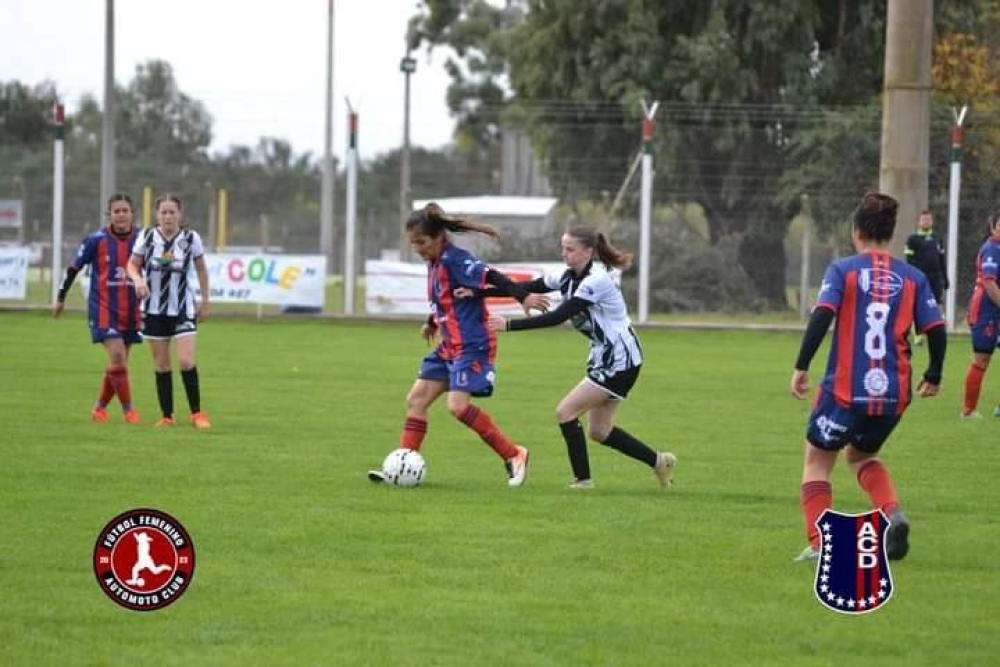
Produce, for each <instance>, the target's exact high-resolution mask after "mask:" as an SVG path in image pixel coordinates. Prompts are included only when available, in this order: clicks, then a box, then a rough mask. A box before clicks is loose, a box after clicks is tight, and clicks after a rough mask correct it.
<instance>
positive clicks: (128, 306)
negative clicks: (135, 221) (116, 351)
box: [73, 226, 142, 331]
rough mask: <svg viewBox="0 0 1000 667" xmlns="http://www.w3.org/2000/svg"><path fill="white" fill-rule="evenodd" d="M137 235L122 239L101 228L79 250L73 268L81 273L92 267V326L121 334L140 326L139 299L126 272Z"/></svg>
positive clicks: (89, 309)
mask: <svg viewBox="0 0 1000 667" xmlns="http://www.w3.org/2000/svg"><path fill="white" fill-rule="evenodd" d="M136 233H137V230H136V229H133V230H132V231H131V233H129V234H128V235H127V236H119V235H117V234H115V233H114V232H113V231H112V230H111V227H110V226H108V227H102V228H101V229H99V230H97V231H96V232H94V233H93V234H91V235H90V236H88V237H87V238H85V239H84V240H83V243H81V244H80V248H79V249H78V250H77V251H76V257H74V258H73V268H75V269H76V270H77V271H79V270H81V269H83V267H84V266H87V265H90V291H89V294H88V296H87V317H88V318H89V319H90V326H91V327H96V328H100V329H118V330H119V331H138V330H139V329H140V327H141V324H142V316H141V314H140V311H139V306H140V304H139V300H138V299H137V298H136V296H135V287H133V285H132V282H131V281H130V280H129V279H128V273H127V272H126V270H125V267H126V266H128V260H129V258H130V257H131V256H132V245H133V244H134V243H135V238H136Z"/></svg>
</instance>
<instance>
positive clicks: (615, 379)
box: [587, 366, 642, 399]
mask: <svg viewBox="0 0 1000 667" xmlns="http://www.w3.org/2000/svg"><path fill="white" fill-rule="evenodd" d="M641 369H642V366H633V367H632V368H626V369H625V370H623V371H617V372H616V373H615V374H614V375H608V371H605V370H603V369H600V368H591V369H588V370H587V379H588V380H590V381H591V382H593V383H594V384H596V385H597V386H598V387H600V388H601V389H603V390H604V391H606V392H608V393H609V394H611V395H612V396H613V397H614V398H617V399H624V398H625V397H626V396H628V393H629V391H631V390H632V387H633V386H634V385H635V381H636V380H638V379H639V371H640V370H641Z"/></svg>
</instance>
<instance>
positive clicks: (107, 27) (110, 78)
mask: <svg viewBox="0 0 1000 667" xmlns="http://www.w3.org/2000/svg"><path fill="white" fill-rule="evenodd" d="M103 111H104V114H103V116H102V118H101V201H100V202H98V209H99V210H98V216H97V221H98V224H99V223H101V222H103V220H104V216H105V213H106V208H107V205H108V199H110V198H111V195H112V194H114V192H115V0H107V3H106V5H105V18H104V110H103Z"/></svg>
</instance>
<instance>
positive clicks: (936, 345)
mask: <svg viewBox="0 0 1000 667" xmlns="http://www.w3.org/2000/svg"><path fill="white" fill-rule="evenodd" d="M924 335H925V336H926V337H927V356H928V357H929V359H928V361H927V370H926V371H925V372H924V378H923V380H921V381H920V384H918V385H917V393H918V394H919V395H921V396H934V395H935V394H937V393H938V388H939V387H940V386H941V374H942V369H943V368H944V354H945V351H946V350H947V349H948V332H947V330H946V329H945V325H944V323H943V322H941V323H940V324H938V325H937V326H935V327H933V328H931V329H928V330H927V331H925V332H924Z"/></svg>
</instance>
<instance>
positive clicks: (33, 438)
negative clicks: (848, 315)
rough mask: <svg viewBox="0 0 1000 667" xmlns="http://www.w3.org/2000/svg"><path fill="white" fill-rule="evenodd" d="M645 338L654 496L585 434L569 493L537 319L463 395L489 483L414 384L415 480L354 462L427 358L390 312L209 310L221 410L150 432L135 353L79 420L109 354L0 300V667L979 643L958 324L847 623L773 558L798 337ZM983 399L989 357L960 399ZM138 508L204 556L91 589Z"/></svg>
mask: <svg viewBox="0 0 1000 667" xmlns="http://www.w3.org/2000/svg"><path fill="white" fill-rule="evenodd" d="M642 337H643V342H644V346H645V349H646V352H647V356H648V363H647V365H646V367H645V369H644V371H643V376H642V378H641V380H640V382H639V385H638V386H637V388H636V390H635V392H634V394H633V396H632V398H630V399H629V401H627V402H626V403H625V404H624V405H623V406H622V408H621V410H620V420H619V423H620V425H622V426H623V427H625V428H626V429H628V430H630V431H631V432H633V433H635V434H636V435H638V436H640V437H642V438H645V439H646V440H648V441H649V442H650V443H651V444H655V445H658V446H661V447H669V448H670V449H671V450H673V451H675V452H676V453H677V455H678V456H679V458H680V466H679V469H678V482H677V486H676V488H675V489H673V490H671V491H669V492H666V493H663V492H660V491H658V490H657V489H656V488H655V481H654V479H653V476H652V475H651V474H650V472H649V471H648V470H646V469H644V468H643V467H642V466H640V465H638V464H636V463H635V462H633V461H631V460H628V459H625V458H624V457H622V456H620V455H617V454H615V453H613V452H609V451H607V450H604V449H603V448H601V447H599V446H596V445H595V446H593V447H592V465H593V469H594V478H595V484H596V487H597V488H595V489H594V490H592V491H590V492H577V491H571V490H568V489H566V485H567V483H568V482H569V481H570V479H569V468H568V464H567V462H566V456H565V452H564V445H563V444H562V442H561V439H560V438H559V435H558V430H557V428H556V426H555V423H554V416H553V413H554V408H555V405H556V403H557V402H558V400H559V398H560V397H561V396H562V395H563V394H564V393H565V391H566V390H567V389H568V388H569V387H571V386H572V385H573V384H574V383H575V382H577V381H578V380H579V378H580V377H581V376H582V365H583V361H584V357H585V353H586V343H585V341H584V340H583V339H581V337H580V336H579V334H576V333H573V332H570V331H566V330H550V331H544V332H531V333H527V332H526V333H520V334H509V335H506V336H504V337H503V338H502V339H501V343H500V356H499V360H498V363H499V371H500V376H499V384H498V390H497V395H496V396H495V397H494V398H492V399H490V400H488V401H482V402H481V405H482V406H484V407H485V408H486V409H487V410H488V411H489V412H490V413H491V414H492V416H493V417H494V418H495V420H496V422H497V423H498V424H499V425H500V426H501V427H502V428H504V429H505V430H506V431H507V432H508V433H509V434H510V435H511V436H512V437H513V438H515V439H516V440H518V441H520V442H523V443H525V444H527V445H529V446H530V447H531V450H532V465H531V472H530V475H529V479H528V483H527V485H526V486H525V487H523V488H520V489H508V488H507V487H506V483H505V477H504V473H503V470H502V467H501V465H500V463H499V461H498V460H497V459H496V458H495V457H494V455H493V454H492V452H490V451H489V449H488V448H487V447H486V446H485V445H483V444H482V443H481V442H479V441H478V439H477V438H475V437H474V436H473V434H471V433H470V432H468V431H467V430H466V429H465V428H464V427H462V426H460V425H458V424H457V423H455V422H454V420H452V419H451V417H450V416H448V414H447V412H446V410H445V409H444V406H443V405H437V406H435V407H434V409H433V412H432V422H431V429H430V433H429V436H428V440H427V442H426V444H425V447H424V453H425V456H426V457H427V459H428V462H429V469H428V479H427V481H426V482H425V484H424V485H423V486H421V487H420V488H417V489H414V490H400V489H393V488H387V487H381V486H374V485H371V484H370V483H369V482H368V481H367V480H366V478H365V475H364V473H365V470H366V469H368V468H369V467H372V466H374V465H377V464H378V463H379V462H380V461H381V459H382V457H383V456H384V455H385V454H386V453H387V452H388V451H389V450H390V449H392V448H393V447H394V446H395V442H396V440H397V437H398V432H399V428H400V426H401V423H402V416H403V403H404V396H405V393H406V390H407V389H408V387H409V385H410V383H411V382H412V379H413V377H414V373H415V371H416V366H417V363H418V361H419V358H420V356H421V355H422V354H423V353H424V352H425V351H426V347H425V346H424V345H423V343H422V341H421V340H420V337H419V333H418V330H417V327H416V326H415V325H414V324H413V323H387V324H382V325H379V326H365V325H363V324H360V323H347V322H327V321H316V320H305V321H273V320H272V321H269V320H265V321H263V322H256V321H239V320H232V319H229V320H215V321H209V322H207V323H205V325H204V327H203V329H202V331H201V332H200V334H199V338H198V346H199V367H200V370H201V377H202V391H203V396H204V404H205V407H206V410H207V411H208V412H209V413H210V415H211V417H212V420H213V424H214V428H213V429H212V430H211V431H209V432H197V431H195V430H194V429H191V428H190V427H188V426H186V425H185V426H182V427H177V428H174V429H172V430H159V429H153V428H152V427H151V426H150V424H151V422H152V419H153V418H154V417H155V409H154V408H155V392H154V387H153V382H152V377H151V376H152V372H151V365H150V359H149V352H148V350H146V349H145V348H144V347H143V346H140V347H139V348H137V349H136V350H135V355H134V359H133V363H132V378H133V379H132V384H133V388H134V393H135V397H136V403H137V406H138V408H139V409H140V410H141V411H142V413H143V416H144V422H145V423H143V424H142V425H139V426H130V425H127V424H125V423H122V422H121V421H120V420H119V419H118V418H117V414H116V415H115V417H116V419H115V420H113V421H112V422H111V423H108V424H94V423H91V422H89V421H88V411H89V409H90V407H91V401H92V399H93V397H94V395H95V393H96V390H97V384H98V379H99V375H100V372H101V369H102V367H103V363H104V355H103V352H102V351H101V350H100V348H97V347H94V346H91V345H90V344H89V342H88V337H87V332H86V325H85V322H84V321H83V318H82V316H81V315H80V314H78V313H69V314H67V316H66V317H65V318H64V319H61V320H58V321H53V320H52V319H51V318H49V317H48V316H47V315H45V314H44V313H22V314H11V313H3V314H0V350H2V354H0V378H3V381H4V384H5V390H4V394H3V401H2V403H0V406H2V407H0V423H2V427H0V428H2V433H3V435H2V438H0V443H2V444H0V449H2V459H0V535H2V539H0V591H2V595H0V664H5V665H6V664H11V665H32V666H34V665H129V666H135V665H144V666H147V665H192V664H195V665H203V664H204V665H243V664H253V665H258V664H259V665H462V666H464V665H569V664H573V665H616V666H623V665H628V666H631V665H635V666H648V665H661V664H674V665H747V664H754V665H769V666H770V665H789V666H792V665H795V666H798V665H846V664H852V663H856V662H859V661H862V662H865V663H866V664H877V665H901V666H902V665H935V666H941V665H990V664H995V663H996V655H997V654H998V652H1000V635H998V633H997V632H996V618H997V614H998V612H1000V603H998V599H1000V584H998V580H997V577H996V565H995V563H994V561H993V556H994V555H995V551H996V547H997V537H998V528H1000V525H998V521H997V518H996V517H997V513H996V499H997V494H996V487H995V483H996V481H995V477H996V470H997V466H996V464H995V462H996V441H997V433H998V429H1000V423H994V421H993V420H992V418H990V419H986V420H983V421H980V422H975V423H965V422H959V421H958V420H957V418H956V415H957V412H958V405H959V403H960V400H961V386H962V378H963V376H964V368H965V365H966V363H967V362H968V349H967V345H968V342H967V339H962V338H957V339H953V341H952V343H953V346H952V349H951V352H950V355H949V359H948V364H947V373H946V384H945V388H944V392H943V395H942V396H940V397H938V398H935V399H928V400H922V401H920V402H919V403H918V404H917V405H915V406H914V407H913V408H912V409H911V411H910V412H909V413H908V415H907V417H906V418H905V419H904V420H903V423H902V424H901V425H900V427H899V428H898V429H897V432H896V433H895V434H894V435H893V437H892V439H891V440H890V442H889V444H888V445H887V447H886V451H885V459H886V461H887V464H888V465H889V466H890V469H891V470H892V472H893V475H894V477H895V481H896V484H897V487H898V488H899V490H900V494H901V497H902V499H903V501H904V504H905V507H906V509H907V511H908V513H909V516H910V518H911V521H912V522H913V534H912V549H911V553H910V556H909V557H908V558H907V559H906V560H905V561H902V562H901V563H898V564H895V565H894V566H893V569H892V572H893V577H894V583H895V592H894V595H893V599H892V600H891V601H890V602H889V603H888V604H887V605H886V606H885V608H883V609H881V610H879V611H876V612H874V613H871V614H868V615H865V616H862V617H844V616H841V615H839V614H836V613H833V612H830V611H828V610H826V609H825V608H824V607H822V606H821V605H820V604H819V603H818V602H817V601H816V600H815V598H814V597H813V593H812V577H813V570H812V567H811V566H808V565H805V566H804V565H801V564H796V563H792V562H791V558H792V556H794V555H795V554H796V553H798V551H799V550H800V549H801V547H802V546H803V544H804V538H803V535H802V527H801V517H800V514H799V509H798V486H799V476H800V470H801V448H802V444H801V443H802V435H803V431H804V425H805V418H806V415H807V412H808V407H809V406H808V405H807V404H806V403H803V402H798V401H794V400H793V399H791V398H790V397H789V396H788V390H787V383H788V378H789V375H790V370H791V363H792V360H793V358H794V355H795V353H796V351H797V346H798V336H797V335H794V334H785V333H762V332H739V333H737V332H721V331H720V332H693V331H664V330H644V331H643V332H642ZM925 355H926V352H925V351H924V350H922V349H919V350H918V351H917V352H916V361H917V366H918V369H921V370H922V366H923V364H924V363H925V362H926V356H925ZM821 368H822V363H821V361H820V360H819V359H817V362H816V363H815V364H814V380H815V379H817V378H818V371H819V370H820V369H821ZM176 385H177V392H176V400H177V401H178V404H179V405H184V398H183V392H182V391H181V390H180V386H179V385H180V383H179V382H176ZM998 396H1000V390H998V388H997V386H996V380H995V379H994V378H993V377H992V376H988V379H987V388H986V390H985V391H984V406H983V407H985V408H987V410H988V409H989V407H990V402H991V401H992V399H994V398H996V397H998ZM181 414H182V415H183V414H184V413H183V411H182V412H181ZM834 489H835V498H836V506H837V507H838V509H841V510H844V511H862V510H864V509H867V503H866V499H865V498H864V496H863V494H862V493H861V492H860V491H859V490H858V489H857V486H856V484H855V483H854V481H853V479H851V478H850V477H849V476H848V474H847V473H846V472H845V471H844V470H843V469H839V468H838V470H837V471H836V475H835V477H834ZM140 506H152V507H155V508H158V509H161V510H164V511H166V512H168V513H170V514H172V515H174V516H175V517H177V518H178V519H179V520H180V521H181V522H183V524H184V525H185V526H186V528H187V529H188V531H189V532H190V533H191V536H192V538H193V541H194V544H195V548H196V551H197V569H196V572H195V575H194V579H193V582H192V584H191V586H190V587H189V588H188V590H187V592H186V593H185V594H184V596H183V597H182V598H181V599H180V600H179V601H178V602H177V603H176V604H174V605H172V606H170V607H168V608H166V609H163V610H160V611H156V612H150V613H137V612H131V611H127V610H124V609H122V608H119V607H118V606H117V605H115V604H113V603H112V602H111V601H110V600H108V599H107V598H106V597H105V596H104V594H103V593H102V592H101V591H100V590H99V588H98V586H97V583H96V581H95V579H94V576H93V573H92V569H91V552H92V549H93V547H94V541H95V540H96V538H97V534H98V532H99V531H100V529H101V527H102V526H103V525H104V524H105V522H107V521H108V520H109V519H111V518H112V517H113V516H115V515H116V514H118V513H119V512H122V511H124V510H127V509H130V508H133V507H140Z"/></svg>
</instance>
